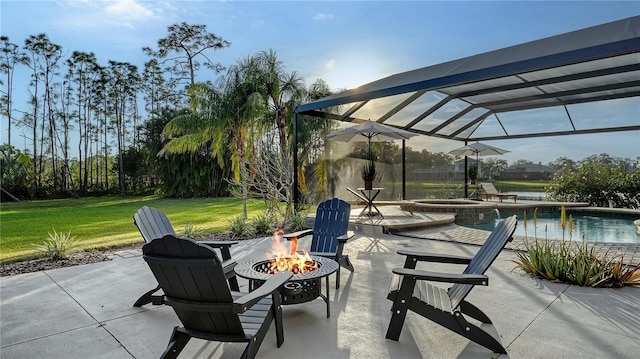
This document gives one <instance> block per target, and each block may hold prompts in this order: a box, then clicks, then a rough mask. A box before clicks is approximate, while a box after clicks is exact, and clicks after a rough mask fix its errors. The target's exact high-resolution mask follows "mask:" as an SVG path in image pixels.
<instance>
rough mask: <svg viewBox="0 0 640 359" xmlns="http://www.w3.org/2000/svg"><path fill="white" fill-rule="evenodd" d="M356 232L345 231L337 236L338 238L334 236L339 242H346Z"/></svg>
mask: <svg viewBox="0 0 640 359" xmlns="http://www.w3.org/2000/svg"><path fill="white" fill-rule="evenodd" d="M355 235H356V233H355V232H354V231H347V233H345V234H343V235H341V236H339V237H338V238H336V239H337V240H338V241H339V242H342V243H346V242H347V241H348V240H350V239H351V238H353V236H355Z"/></svg>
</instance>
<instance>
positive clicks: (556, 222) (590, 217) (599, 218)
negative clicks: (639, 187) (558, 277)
mask: <svg viewBox="0 0 640 359" xmlns="http://www.w3.org/2000/svg"><path fill="white" fill-rule="evenodd" d="M569 215H571V216H572V217H573V223H574V232H573V236H571V239H573V240H582V239H584V240H585V241H589V242H607V243H615V242H617V243H640V234H639V233H638V228H637V227H636V226H635V225H634V224H633V220H634V219H635V218H634V217H631V216H623V215H614V214H598V215H594V214H586V213H585V214H582V213H567V225H566V229H565V232H564V233H565V235H564V238H565V239H570V237H569V225H568V220H569ZM494 226H495V223H489V224H480V225H467V227H471V228H478V229H484V230H487V231H490V230H492V229H493V227H494ZM535 227H536V228H534V223H533V216H530V215H527V225H526V231H525V225H524V221H523V218H522V215H519V216H518V227H517V228H516V233H515V234H517V235H521V236H525V235H526V236H527V237H529V238H535V237H537V238H538V239H544V238H548V239H562V226H561V225H560V214H559V213H538V218H537V224H536V225H535Z"/></svg>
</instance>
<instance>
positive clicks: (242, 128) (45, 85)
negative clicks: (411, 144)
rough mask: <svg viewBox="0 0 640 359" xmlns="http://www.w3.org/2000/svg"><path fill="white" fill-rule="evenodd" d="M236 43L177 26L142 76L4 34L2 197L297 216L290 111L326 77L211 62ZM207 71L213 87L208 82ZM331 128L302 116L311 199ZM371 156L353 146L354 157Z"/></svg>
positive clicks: (275, 64)
mask: <svg viewBox="0 0 640 359" xmlns="http://www.w3.org/2000/svg"><path fill="white" fill-rule="evenodd" d="M228 46H231V43H230V42H229V41H227V40H225V39H223V38H221V37H219V36H216V35H215V34H213V33H209V32H208V31H207V29H206V26H205V25H190V24H187V23H181V24H175V25H171V26H169V27H168V33H167V36H166V37H164V38H161V39H159V40H158V41H157V47H156V48H155V49H154V48H151V47H144V48H143V49H142V51H143V53H144V54H146V55H147V56H148V57H149V60H148V61H147V62H145V64H144V68H143V69H142V70H141V71H140V70H139V69H138V68H137V67H136V66H135V65H133V64H131V63H127V62H119V61H113V60H109V61H107V63H106V64H100V63H98V60H97V58H96V56H95V54H94V53H90V52H89V53H87V52H82V51H73V52H72V53H71V55H70V56H66V55H65V52H64V50H63V49H62V47H61V46H60V45H58V44H55V43H54V42H53V41H52V40H50V39H49V38H48V37H47V35H46V34H38V35H31V36H29V37H28V38H27V39H26V40H24V43H23V45H21V46H20V45H18V44H15V43H12V42H11V41H10V39H9V38H8V37H6V36H0V48H1V49H2V56H1V58H0V74H1V75H2V77H0V85H2V86H1V91H2V93H1V95H2V96H1V99H0V105H1V108H0V112H1V113H2V115H3V117H6V118H7V120H8V121H7V123H8V126H7V132H8V143H6V144H3V145H2V146H0V164H1V166H0V169H1V171H2V173H1V177H2V188H3V189H5V190H7V191H9V192H10V193H12V194H13V195H15V196H18V197H20V198H27V199H35V198H52V197H60V196H88V195H101V194H120V195H127V194H141V193H152V192H160V193H162V194H164V195H166V196H169V197H205V196H224V195H229V194H233V195H236V196H238V197H240V198H243V200H244V201H245V203H246V201H247V200H250V199H252V198H260V199H263V200H264V202H265V203H267V205H268V209H269V210H270V211H273V212H281V213H280V214H282V215H283V216H289V215H290V214H291V211H292V202H291V201H292V197H293V196H292V193H291V191H292V188H293V170H294V169H293V168H292V166H291V163H292V158H291V156H292V143H293V137H292V136H293V124H292V118H293V116H292V114H293V111H294V109H295V107H296V106H297V105H299V104H302V103H306V102H309V101H312V100H314V99H318V98H322V97H325V96H328V95H330V94H331V93H332V91H331V90H330V88H329V86H328V85H327V84H326V83H325V82H324V81H322V80H318V81H316V82H315V83H313V84H312V85H310V86H309V87H306V85H305V84H304V82H303V80H302V78H301V77H300V76H299V75H298V74H297V73H296V72H295V71H292V72H287V71H286V70H285V68H284V65H283V63H282V62H281V61H280V60H279V59H278V58H277V55H276V53H275V52H274V51H272V50H267V51H263V52H260V53H257V54H254V55H249V56H247V57H245V58H242V59H238V60H237V61H236V62H235V63H234V64H232V65H230V66H228V67H225V66H223V65H222V64H220V63H217V62H215V61H213V60H212V59H213V55H214V53H215V52H216V51H220V50H223V49H224V48H226V47H228ZM19 67H24V68H26V69H27V70H28V72H29V81H28V84H27V88H28V94H29V99H28V104H27V107H26V108H16V107H15V104H14V98H15V96H14V87H15V86H14V75H15V73H16V69H18V68H19ZM203 69H207V70H208V72H206V75H207V76H208V77H215V78H214V79H207V80H204V81H203V80H201V79H200V77H201V76H202V74H203V73H204V71H203ZM211 74H213V75H211ZM15 126H17V127H18V128H20V129H23V130H26V131H27V134H26V135H24V137H25V141H27V143H28V144H29V146H28V149H27V150H26V151H25V152H22V151H20V150H18V149H17V148H15V147H14V146H12V144H11V139H12V137H15V136H14V134H13V133H12V131H14V129H15ZM331 129H332V124H331V122H330V121H327V120H325V119H321V118H312V117H306V116H301V118H299V121H298V128H297V136H298V137H297V143H298V151H299V152H298V156H299V163H300V167H299V168H298V169H296V170H297V171H298V175H299V176H298V177H299V185H300V188H301V191H302V192H303V194H304V195H305V196H306V198H309V199H313V198H323V197H324V196H326V195H327V192H328V191H329V188H330V184H329V183H328V181H330V179H328V178H327V175H326V174H327V173H328V168H329V166H331V163H330V161H328V160H327V158H326V157H325V156H324V154H325V153H328V151H327V149H328V146H330V145H329V143H327V141H324V137H325V136H326V135H327V134H328V133H329V132H330V131H331ZM74 138H75V140H74ZM376 145H377V146H381V149H380V151H379V153H380V154H381V156H382V157H381V158H379V159H378V160H380V161H381V162H384V163H400V161H401V152H400V149H399V147H398V146H397V144H393V143H380V144H376ZM363 151H364V147H362V148H359V147H356V148H355V150H354V153H353V154H352V156H353V157H358V156H359V155H363V154H362V153H360V152H363ZM72 153H73V154H74V155H73V156H72V155H71V154H72ZM363 158H364V157H363ZM406 158H407V163H408V165H409V166H416V167H418V166H419V167H424V166H438V165H442V164H446V163H452V162H453V160H454V158H453V157H451V156H448V155H446V154H443V153H429V152H428V151H426V150H423V151H413V150H411V149H407V152H406ZM562 161H564V162H563V163H561V162H562ZM567 161H569V160H566V159H564V160H563V159H559V160H558V163H557V164H556V165H558V166H561V165H566V164H567V163H566V162H567ZM483 166H486V168H487V170H488V171H491V172H493V171H500V170H501V169H504V168H506V166H507V163H506V161H504V160H501V159H496V160H492V159H489V160H487V161H483ZM634 168H637V166H636V167H634ZM280 203H286V206H285V208H284V209H283V208H282V207H281V206H280V205H279V204H280Z"/></svg>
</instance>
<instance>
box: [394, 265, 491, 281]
mask: <svg viewBox="0 0 640 359" xmlns="http://www.w3.org/2000/svg"><path fill="white" fill-rule="evenodd" d="M393 273H395V274H399V275H403V276H408V277H411V278H414V279H416V280H428V281H432V282H444V283H462V284H473V285H489V277H487V276H486V275H484V274H453V273H440V272H427V271H423V270H417V269H409V268H394V269H393Z"/></svg>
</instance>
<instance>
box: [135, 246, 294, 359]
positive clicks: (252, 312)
mask: <svg viewBox="0 0 640 359" xmlns="http://www.w3.org/2000/svg"><path fill="white" fill-rule="evenodd" d="M142 253H143V258H144V260H145V261H146V262H147V264H148V265H149V268H150V269H151V271H152V272H153V275H154V276H155V277H156V279H157V280H158V283H160V287H161V288H162V290H163V292H164V295H161V296H153V301H154V303H156V302H157V303H160V304H166V305H169V306H171V307H173V310H174V311H175V313H176V315H177V316H178V318H179V319H180V322H181V323H182V325H183V326H182V327H180V326H176V327H175V328H174V329H173V333H172V334H171V339H170V340H169V345H168V346H167V348H166V349H165V351H164V353H163V354H162V357H161V358H176V357H177V356H178V355H179V354H180V352H181V351H182V349H183V348H184V347H185V346H186V345H187V342H188V341H189V340H190V339H191V338H192V337H193V338H199V339H204V340H211V341H219V342H236V343H241V342H246V343H247V346H246V348H245V350H244V352H243V355H242V358H254V357H255V355H256V353H257V351H258V349H259V348H260V345H261V344H262V341H263V339H264V337H265V334H266V333H267V331H268V330H269V326H270V325H271V322H272V321H273V319H275V325H276V343H277V345H278V347H280V346H281V345H282V343H283V342H284V329H283V327H282V309H281V308H282V306H281V297H280V293H279V291H278V289H279V288H280V287H281V286H282V285H284V284H285V283H286V282H287V281H288V280H289V279H290V278H291V277H292V276H293V273H291V272H280V273H277V274H275V275H273V276H272V277H271V278H270V279H269V280H267V281H266V282H265V284H263V285H262V286H261V287H260V288H258V289H256V290H254V291H253V292H251V293H248V294H245V293H240V292H232V291H231V290H230V288H229V286H228V283H227V281H226V278H225V273H224V267H223V265H222V262H221V261H220V259H219V258H218V256H217V254H216V252H215V251H214V250H212V249H211V248H210V247H208V246H205V245H203V244H200V243H198V242H196V241H193V240H191V239H189V238H178V237H176V236H173V235H170V234H169V235H166V236H164V237H163V238H161V239H154V240H152V241H151V242H150V243H147V244H145V245H144V246H143V247H142Z"/></svg>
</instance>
